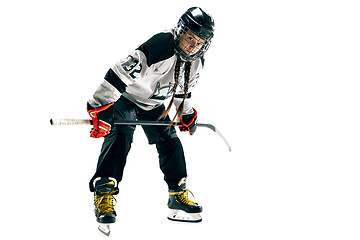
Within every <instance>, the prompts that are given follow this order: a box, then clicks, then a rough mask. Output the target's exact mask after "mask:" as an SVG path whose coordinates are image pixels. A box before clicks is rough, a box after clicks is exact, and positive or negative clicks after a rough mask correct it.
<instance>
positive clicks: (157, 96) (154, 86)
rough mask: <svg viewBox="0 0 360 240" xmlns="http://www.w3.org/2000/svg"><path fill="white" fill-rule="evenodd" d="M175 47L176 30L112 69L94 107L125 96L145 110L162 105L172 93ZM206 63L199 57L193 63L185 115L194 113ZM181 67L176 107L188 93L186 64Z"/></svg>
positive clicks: (143, 46) (154, 39)
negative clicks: (194, 93)
mask: <svg viewBox="0 0 360 240" xmlns="http://www.w3.org/2000/svg"><path fill="white" fill-rule="evenodd" d="M174 48H175V43H174V33H173V29H171V30H169V31H165V32H161V33H158V34H156V35H154V36H153V37H152V38H150V39H149V40H148V41H146V42H145V43H143V44H141V45H140V46H139V47H138V48H137V49H136V50H135V51H133V52H132V53H131V54H130V55H129V56H128V57H127V58H124V59H121V60H120V61H119V62H117V63H116V64H115V66H113V67H112V68H111V69H109V71H108V72H107V74H106V76H105V80H104V81H103V83H102V84H101V85H100V86H99V87H98V89H97V90H96V92H95V93H94V95H93V98H92V99H90V100H89V101H88V103H89V104H90V105H91V107H93V108H98V107H101V106H104V105H106V104H109V103H111V102H115V101H117V100H118V99H119V98H120V96H121V95H123V96H124V97H125V98H127V99H129V100H130V101H132V102H134V103H135V104H136V105H137V106H139V107H140V108H142V109H144V110H151V109H154V108H156V107H158V106H160V105H161V104H162V103H163V102H164V100H165V99H167V98H169V97H171V96H172V91H173V86H174V83H175V80H174V71H175V65H176V61H177V56H176V54H175V52H174ZM203 64H204V60H203V59H197V60H195V61H193V62H192V64H191V71H190V82H189V89H188V93H189V94H188V98H187V99H186V100H185V105H184V114H191V113H192V112H193V110H192V105H191V102H190V100H191V99H190V97H191V91H192V89H193V87H194V86H195V85H196V83H197V81H198V78H199V73H200V71H201V69H202V68H203ZM180 66H181V67H180V75H179V85H178V87H177V89H176V95H175V99H174V104H175V106H176V108H178V106H179V105H180V103H181V101H182V98H183V96H184V91H183V88H184V66H185V63H184V62H182V63H181V65H180Z"/></svg>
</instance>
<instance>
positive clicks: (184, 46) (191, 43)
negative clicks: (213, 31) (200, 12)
mask: <svg viewBox="0 0 360 240" xmlns="http://www.w3.org/2000/svg"><path fill="white" fill-rule="evenodd" d="M204 43H205V40H203V39H201V38H200V37H198V36H196V35H195V34H194V33H193V32H192V31H190V30H188V31H187V32H186V33H184V34H183V35H182V36H181V37H180V39H179V47H180V48H181V50H183V51H184V52H185V53H186V54H187V55H189V56H192V55H194V54H195V53H197V52H198V51H199V50H200V49H201V47H202V46H203V45H204Z"/></svg>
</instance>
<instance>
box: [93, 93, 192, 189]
mask: <svg viewBox="0 0 360 240" xmlns="http://www.w3.org/2000/svg"><path fill="white" fill-rule="evenodd" d="M113 106H114V107H113V109H114V121H117V120H149V121H154V120H157V119H158V118H159V116H160V115H161V114H162V113H163V111H164V109H165V107H164V105H161V106H160V107H158V108H155V109H153V110H150V111H145V110H142V109H141V108H139V107H137V106H136V105H135V104H134V103H132V102H130V101H129V100H127V99H126V98H125V97H123V96H121V97H120V99H119V100H118V101H117V102H115V104H114V105H113ZM169 120H170V119H169V116H167V117H166V119H165V120H164V121H169ZM135 128H136V126H134V125H133V126H129V125H126V126H125V125H114V126H113V127H112V129H111V131H110V133H109V134H108V135H107V136H105V137H104V143H103V145H102V148H101V153H100V156H99V160H98V164H97V170H96V172H95V174H94V176H93V177H92V179H91V181H90V183H89V185H90V191H92V192H94V186H93V181H94V179H96V178H97V177H113V178H115V179H116V180H117V181H118V182H120V181H121V179H122V177H123V171H124V167H125V164H126V157H127V155H128V153H129V150H130V147H131V143H132V139H133V134H134V131H135ZM142 128H143V130H144V132H145V135H146V136H147V138H148V141H149V144H155V145H156V149H157V151H158V154H159V161H160V169H161V171H162V172H163V173H164V179H165V181H166V183H167V184H168V187H169V189H177V187H178V182H179V181H180V180H181V179H182V178H184V177H186V176H187V173H186V164H185V156H184V151H183V148H182V145H181V142H180V139H179V138H178V137H177V135H176V131H175V128H174V127H171V129H170V131H169V130H168V129H167V127H166V126H142ZM144 181H145V180H144Z"/></svg>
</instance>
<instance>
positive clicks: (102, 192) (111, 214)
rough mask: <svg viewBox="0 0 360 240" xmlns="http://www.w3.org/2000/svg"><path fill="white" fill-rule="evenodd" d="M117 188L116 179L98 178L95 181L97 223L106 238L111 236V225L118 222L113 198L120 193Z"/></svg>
mask: <svg viewBox="0 0 360 240" xmlns="http://www.w3.org/2000/svg"><path fill="white" fill-rule="evenodd" d="M116 186H117V182H116V180H115V179H114V178H97V179H95V180H94V187H95V195H94V205H95V216H96V221H97V222H98V223H99V226H98V229H99V231H100V232H101V233H103V234H104V235H106V236H109V235H110V224H112V223H114V222H115V221H116V212H115V209H114V206H115V205H116V199H115V198H114V196H113V195H115V194H117V193H118V190H115V189H116Z"/></svg>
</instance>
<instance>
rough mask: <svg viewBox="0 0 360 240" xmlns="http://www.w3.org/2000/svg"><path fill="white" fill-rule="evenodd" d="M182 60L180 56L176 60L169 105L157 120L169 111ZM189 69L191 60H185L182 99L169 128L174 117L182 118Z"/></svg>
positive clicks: (177, 83) (188, 80)
mask: <svg viewBox="0 0 360 240" xmlns="http://www.w3.org/2000/svg"><path fill="white" fill-rule="evenodd" d="M181 63H182V61H181V59H180V58H178V59H177V60H176V65H175V71H174V80H175V84H174V87H173V89H172V94H173V95H172V97H171V100H170V102H169V105H168V106H167V108H166V110H165V111H164V112H163V114H161V116H160V117H159V120H160V119H164V118H165V117H166V116H167V115H168V113H169V111H170V108H171V106H172V104H173V103H174V98H175V94H176V89H177V87H178V85H179V75H180V65H181ZM190 69H191V62H185V73H184V77H185V81H184V95H183V99H182V102H181V103H180V105H179V107H178V109H177V111H176V114H175V116H174V118H173V119H172V120H171V123H170V126H169V128H170V127H171V125H172V124H173V123H174V121H175V119H176V117H178V118H179V119H181V118H182V115H183V112H184V102H185V99H186V98H187V97H188V90H189V82H190Z"/></svg>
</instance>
